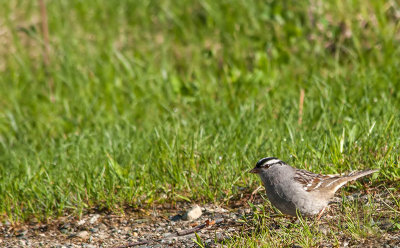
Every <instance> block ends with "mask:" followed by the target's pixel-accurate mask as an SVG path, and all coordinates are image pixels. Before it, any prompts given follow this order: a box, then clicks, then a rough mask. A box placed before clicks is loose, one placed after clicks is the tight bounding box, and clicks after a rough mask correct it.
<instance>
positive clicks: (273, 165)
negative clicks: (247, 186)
mask: <svg viewBox="0 0 400 248" xmlns="http://www.w3.org/2000/svg"><path fill="white" fill-rule="evenodd" d="M378 171H379V170H376V169H374V170H373V169H367V170H363V171H356V172H352V173H350V174H348V175H345V176H339V175H322V174H315V173H312V172H309V171H306V170H302V169H297V168H294V167H292V166H290V165H288V164H287V163H285V162H283V161H281V160H280V159H278V158H276V157H266V158H262V159H260V160H259V161H258V162H257V164H256V166H255V167H254V168H253V169H252V170H250V171H249V172H250V173H256V174H258V175H259V176H260V178H261V181H262V182H263V184H264V187H265V189H266V191H267V197H268V199H269V201H270V202H271V204H272V205H273V206H275V207H276V208H277V209H279V210H280V211H281V212H282V213H283V214H287V215H291V216H298V214H300V215H301V216H305V217H312V216H315V215H318V216H317V219H320V218H321V216H322V214H323V213H324V211H325V209H326V207H327V206H328V204H329V202H330V200H331V199H332V198H333V197H334V195H335V192H336V191H337V190H338V189H339V188H340V187H342V186H343V185H345V184H346V183H348V182H350V181H353V180H356V179H358V178H361V177H364V176H367V175H370V174H372V173H375V172H378Z"/></svg>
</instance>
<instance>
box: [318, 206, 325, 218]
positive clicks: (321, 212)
mask: <svg viewBox="0 0 400 248" xmlns="http://www.w3.org/2000/svg"><path fill="white" fill-rule="evenodd" d="M325 209H326V207H324V208H323V209H322V210H321V211H319V214H318V216H317V220H319V219H321V217H322V214H323V213H324V212H325Z"/></svg>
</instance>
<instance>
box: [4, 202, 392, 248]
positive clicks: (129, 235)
mask: <svg viewBox="0 0 400 248" xmlns="http://www.w3.org/2000/svg"><path fill="white" fill-rule="evenodd" d="M357 197H359V195H351V196H348V199H350V200H352V199H353V198H357ZM249 199H250V197H249V196H248V197H244V198H242V199H241V200H238V201H236V202H235V204H234V205H231V206H229V207H228V206H224V207H221V206H216V205H202V206H201V210H202V215H201V217H200V218H197V219H195V220H190V221H188V220H184V216H185V211H186V210H188V209H190V208H191V207H192V205H190V204H187V203H177V204H175V205H169V204H166V205H163V206H162V208H161V207H160V208H154V209H152V210H137V209H134V210H127V211H125V214H124V215H115V214H107V213H104V212H102V213H95V212H93V213H88V214H86V215H84V216H82V218H80V219H78V218H77V217H76V216H72V215H71V216H64V217H60V218H58V219H54V220H49V221H48V222H47V223H38V222H37V221H34V220H32V221H31V222H29V223H25V224H23V225H11V224H10V223H8V222H6V223H0V247H57V248H61V247H63V248H64V247H65V248H66V247H87V248H92V247H93V248H94V247H119V248H123V247H142V248H144V247H197V244H196V243H195V241H194V240H196V236H195V233H194V232H196V233H197V234H198V235H199V236H200V237H201V238H202V240H203V241H205V243H206V244H207V245H208V246H209V247H215V246H217V244H218V243H221V242H222V241H227V240H229V239H230V238H231V237H232V236H233V235H235V234H236V235H237V234H238V232H242V231H246V230H247V231H249V230H250V231H251V229H252V228H251V227H250V228H249V223H247V224H244V223H243V220H244V219H246V218H251V216H252V210H251V209H250V207H249V205H248V204H247V203H246V202H247V200H249ZM359 199H360V198H359ZM361 199H362V197H361ZM376 199H378V200H377V201H376V204H380V201H384V200H387V198H385V197H377V198H376ZM379 199H380V200H379ZM251 201H252V202H253V203H254V204H262V203H263V201H264V200H263V199H261V197H260V195H259V194H258V195H257V196H256V197H255V198H254V199H253V198H251ZM337 201H339V202H340V201H341V199H339V198H337ZM364 201H367V199H366V197H365V199H364ZM386 205H387V203H386ZM337 206H338V204H333V206H332V207H330V209H331V210H330V211H329V212H330V213H329V212H328V213H327V215H326V216H324V217H323V219H322V220H321V226H320V229H321V232H324V231H325V232H326V231H327V229H329V228H330V227H331V226H330V225H328V223H329V222H332V220H334V218H335V217H336V216H335V213H332V211H337ZM335 209H336V210H335ZM281 218H287V217H281ZM385 220H387V219H383V221H382V223H380V224H379V226H380V227H381V228H382V230H383V231H384V232H387V235H383V236H382V237H383V239H382V240H378V241H377V242H376V243H375V244H376V245H377V244H380V245H382V247H400V233H397V232H396V231H394V232H390V231H387V230H391V229H390V228H391V226H390V225H391V224H390V222H387V221H386V222H387V223H386V222H385ZM272 222H274V223H276V221H275V220H273V221H272ZM272 222H271V223H272ZM385 223H386V224H385ZM385 229H386V230H385ZM346 240H347V239H346V237H343V242H342V245H343V246H351V243H350V245H349V242H348V241H346ZM382 242H383V243H382ZM385 244H386V246H385ZM380 245H379V246H380ZM360 247H361V246H360Z"/></svg>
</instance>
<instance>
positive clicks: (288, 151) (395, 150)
mask: <svg viewBox="0 0 400 248" xmlns="http://www.w3.org/2000/svg"><path fill="white" fill-rule="evenodd" d="M47 11H48V20H49V32H50V45H51V53H50V60H51V63H50V66H48V67H46V66H44V65H43V59H42V50H43V49H42V45H43V39H42V35H41V32H40V14H39V13H40V11H39V7H38V5H37V1H17V0H12V1H2V2H1V3H0V42H1V43H2V46H1V47H0V56H1V57H2V59H1V61H0V73H1V76H0V214H1V217H0V218H2V219H9V220H11V221H21V220H26V219H28V218H30V217H31V216H36V217H38V218H47V217H53V216H56V215H60V214H63V213H65V212H75V213H80V212H81V211H84V210H86V209H89V208H93V207H97V208H102V209H114V210H119V209H121V208H122V207H123V206H126V205H133V206H138V207H146V206H148V205H149V204H153V203H155V204H160V203H163V202H165V201H182V200H185V201H196V202H201V201H205V202H219V203H227V202H228V201H229V199H231V198H232V197H235V196H237V195H238V192H239V188H240V187H246V188H249V189H251V188H254V187H256V186H257V185H259V184H260V181H259V180H258V178H256V177H255V176H253V175H250V174H248V173H246V171H247V170H248V169H250V168H251V167H252V166H253V165H254V163H255V162H256V161H257V160H258V159H259V158H261V157H264V156H277V157H279V158H281V159H283V160H285V161H287V162H289V163H291V164H294V165H296V166H297V167H300V168H305V169H308V170H311V171H314V172H322V173H337V172H346V171H350V170H356V169H364V168H380V173H379V175H377V176H374V177H373V181H374V182H375V184H384V185H386V184H387V185H389V184H390V185H393V183H394V184H395V187H398V185H399V184H398V182H399V181H398V180H399V178H400V168H399V155H398V154H399V143H400V138H399V137H400V124H399V123H400V115H399V107H400V74H399V68H400V60H399V58H400V46H399V42H400V35H399V34H400V24H399V16H398V13H399V5H398V4H397V3H396V2H395V1H389V2H387V1H331V2H329V3H328V2H325V1H288V2H285V3H282V2H281V1H266V2H264V1H241V0H232V1H211V0H209V1H208V0H205V1H168V0H167V1H161V2H159V1H128V0H126V1H111V0H107V1H105V0H104V1H101V0H97V1H78V0H71V1H47ZM51 80H52V81H53V82H54V88H53V89H52V90H51V89H50V88H49V81H51ZM301 89H304V90H305V100H304V110H303V116H302V123H301V124H299V123H298V119H299V95H300V90H301ZM396 181H397V182H396ZM356 185H359V184H356ZM304 242H308V241H307V240H305V241H304Z"/></svg>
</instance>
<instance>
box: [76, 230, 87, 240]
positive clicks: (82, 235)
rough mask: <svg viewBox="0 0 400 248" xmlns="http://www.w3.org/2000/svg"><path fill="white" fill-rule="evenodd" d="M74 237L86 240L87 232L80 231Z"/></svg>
mask: <svg viewBox="0 0 400 248" xmlns="http://www.w3.org/2000/svg"><path fill="white" fill-rule="evenodd" d="M76 236H77V237H79V238H81V239H87V238H88V237H89V232H88V231H80V232H78V233H77V234H76Z"/></svg>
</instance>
